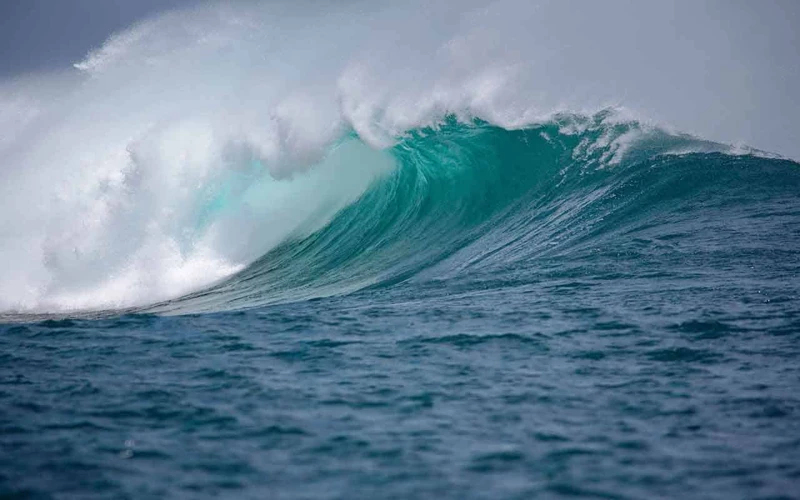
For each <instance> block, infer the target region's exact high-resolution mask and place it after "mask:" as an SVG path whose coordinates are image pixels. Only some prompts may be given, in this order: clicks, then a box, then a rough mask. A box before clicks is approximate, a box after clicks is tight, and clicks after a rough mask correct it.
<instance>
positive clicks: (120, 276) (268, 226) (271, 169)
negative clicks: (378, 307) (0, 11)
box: [0, 1, 740, 311]
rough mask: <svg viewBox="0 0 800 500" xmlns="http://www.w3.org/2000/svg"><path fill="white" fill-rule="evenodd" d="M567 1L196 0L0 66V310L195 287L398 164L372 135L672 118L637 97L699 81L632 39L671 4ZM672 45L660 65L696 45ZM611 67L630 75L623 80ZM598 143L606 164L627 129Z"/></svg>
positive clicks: (689, 58)
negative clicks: (560, 119) (3, 76)
mask: <svg viewBox="0 0 800 500" xmlns="http://www.w3.org/2000/svg"><path fill="white" fill-rule="evenodd" d="M576 5H577V4H572V5H566V6H565V5H562V4H561V3H553V2H540V3H537V4H531V3H529V2H516V1H502V2H489V3H487V2H480V1H467V2H459V3H458V5H445V4H435V5H428V4H425V3H421V2H403V3H402V4H400V3H395V4H388V3H373V2H349V3H342V4H339V3H336V4H326V3H317V2H312V3H304V4H303V5H295V4H294V3H289V2H286V3H259V2H238V3H236V2H234V3H227V2H226V3H220V4H213V3H212V4H209V5H205V6H202V7H199V8H194V9H190V10H185V11H175V12H170V13H165V14H163V15H161V16H158V17H155V18H152V19H150V20H147V21H144V22H142V23H139V24H137V25H135V26H133V27H131V28H130V29H128V30H126V31H124V32H121V33H118V34H115V35H113V36H112V37H111V38H109V40H108V41H107V42H106V43H105V44H104V45H103V46H102V47H99V48H97V49H96V50H94V51H92V52H91V53H90V54H88V55H87V57H86V58H85V59H84V60H82V61H78V62H76V63H75V65H74V67H73V68H71V69H65V70H63V71H58V72H53V73H50V74H42V75H34V76H27V77H20V78H18V79H15V80H12V81H8V82H4V83H2V84H0V154H2V163H0V213H2V217H1V218H0V276H2V278H0V309H1V310H20V311H28V310H35V311H52V310H70V309H84V308H88V309H98V308H117V307H127V306H134V305H143V304H149V303H154V302H157V301H161V300H165V299H169V298H172V297H176V296H179V295H182V294H184V293H187V292H190V291H192V290H197V289H199V288H202V287H205V286H207V285H209V284H211V283H213V282H215V281H218V280H220V279H222V278H224V277H226V276H230V275H231V274H233V273H235V272H237V271H239V270H241V269H243V268H244V267H245V266H247V265H248V264H249V263H250V262H252V261H253V260H255V259H257V258H259V257H260V256H262V255H264V254H265V253H266V252H268V251H269V250H270V249H271V248H274V247H275V246H276V245H279V244H280V243H281V242H284V241H286V239H287V238H296V237H298V235H303V234H308V233H309V232H310V231H314V230H316V229H319V228H320V227H322V226H323V225H324V224H325V223H326V222H327V221H329V220H331V218H332V217H334V215H335V214H336V213H337V212H338V211H339V210H341V209H342V208H343V207H345V206H347V205H348V204H350V203H352V202H354V201H355V200H357V199H358V198H359V196H361V195H362V194H363V193H365V192H366V191H367V190H368V188H369V187H370V186H371V185H373V183H374V182H376V181H377V180H378V179H381V178H383V177H384V176H385V175H387V173H388V172H391V171H392V170H393V169H394V168H395V165H394V163H393V161H394V160H393V159H392V157H391V155H389V154H388V153H387V151H386V150H387V148H390V147H391V146H392V145H394V144H396V143H397V141H398V140H400V139H401V138H402V137H403V136H404V135H405V134H406V133H407V132H408V131H410V130H416V129H420V128H422V127H426V126H431V125H435V124H437V123H439V122H440V121H441V120H442V119H443V118H444V117H445V116H448V115H454V116H456V117H459V118H460V119H462V120H464V121H469V120H472V119H473V118H479V119H482V120H485V121H487V122H489V123H492V124H495V125H499V126H502V127H504V128H507V129H514V128H521V127H526V126H529V125H531V124H533V123H540V122H545V121H547V120H549V119H550V118H551V117H552V116H553V115H554V113H557V112H560V111H564V110H569V111H576V112H589V113H591V112H594V111H596V110H597V109H601V108H603V107H605V106H606V105H608V104H609V103H612V104H613V103H624V104H626V105H630V106H632V108H634V109H641V110H643V111H645V113H646V114H647V115H648V116H654V117H656V118H662V117H664V116H666V118H670V115H669V114H668V113H667V114H666V115H664V113H659V112H658V111H659V110H658V107H656V108H653V106H652V104H653V103H654V102H656V103H662V102H663V103H666V104H660V106H661V111H663V110H664V109H668V110H673V109H675V108H679V109H683V110H687V109H695V108H697V106H696V104H697V103H698V102H706V101H707V100H708V99H707V97H708V92H707V91H706V92H702V91H699V90H698V89H702V86H695V87H693V88H692V89H691V90H692V91H693V92H694V94H693V93H692V92H685V89H683V90H682V91H680V92H678V93H676V92H675V91H670V86H669V85H667V84H656V83H654V82H652V81H650V80H651V77H650V76H649V75H644V76H642V75H640V73H642V71H643V69H642V68H643V67H644V66H645V64H644V63H643V62H642V60H641V58H640V57H639V55H640V52H642V51H647V50H650V51H651V52H658V50H657V49H658V48H659V47H660V45H659V44H664V43H670V42H671V40H670V39H669V38H670V36H672V37H673V38H674V37H675V36H676V35H675V33H677V31H675V33H673V32H672V31H670V30H669V29H666V30H665V28H664V24H663V23H662V22H661V21H660V20H661V19H663V18H664V16H665V15H666V14H667V13H668V12H672V11H670V8H671V7H653V8H652V9H650V10H647V9H645V10H642V8H641V7H637V6H632V5H622V4H617V5H616V6H615V7H612V6H608V7H603V8H599V7H597V6H593V4H591V3H585V4H579V8H578V7H576ZM670 5H672V4H670ZM665 9H666V10H665ZM706 9H707V8H706ZM673 10H674V12H673V14H672V18H671V19H672V22H673V24H675V25H679V26H680V27H682V29H684V31H683V32H682V33H683V34H684V35H685V33H689V34H694V35H698V34H699V33H703V32H704V30H707V29H710V28H709V27H708V26H700V25H697V26H695V24H694V21H687V19H695V18H696V17H697V16H698V15H700V17H701V18H702V16H703V15H705V16H706V17H705V19H706V20H707V19H708V15H707V13H706V14H703V13H702V12H700V11H699V10H698V9H690V8H689V7H686V6H685V5H683V6H681V7H680V8H678V7H675V9H673ZM637 12H638V14H637ZM689 14H691V15H692V16H694V17H691V16H689ZM631 15H634V16H635V15H640V16H643V17H641V18H640V20H641V21H642V23H643V24H644V25H646V27H647V28H649V29H650V30H651V33H653V34H654V36H651V37H649V38H643V39H642V42H641V43H639V44H638V45H637V47H631V46H630V45H623V44H620V43H618V42H619V41H620V40H619V39H618V37H617V35H615V33H616V31H618V30H616V28H615V26H620V25H626V26H627V21H628V20H629V18H626V17H625V16H631ZM615 16H617V17H618V18H617V17H615ZM667 17H669V16H667ZM659 23H661V24H659ZM565 27H572V28H570V29H572V30H573V31H569V30H566V29H565ZM637 29H639V28H637ZM641 29H644V28H641ZM714 29H716V28H714ZM559 30H560V31H559ZM712 31H713V29H712ZM670 33H672V35H670ZM712 34H713V33H712ZM658 36H660V37H661V39H660V41H658V40H659V39H658ZM682 36H683V35H682ZM698 36H699V35H698ZM679 38H680V39H682V37H679ZM676 39H677V38H676ZM588 40H591V43H587V41H588ZM654 40H656V41H654ZM676 47H677V48H675V47H673V48H674V49H675V50H674V51H673V52H674V53H673V55H671V57H670V58H668V59H666V58H662V59H660V60H659V62H658V67H659V71H664V72H670V71H672V72H675V73H677V72H680V71H681V70H691V69H694V68H696V67H699V66H698V65H699V64H700V62H702V60H705V56H703V57H699V56H698V55H696V54H693V53H691V51H688V50H685V47H684V48H681V46H676ZM714 50H716V49H714V47H711V48H710V49H709V52H708V53H710V54H713V53H714V52H713V51H714ZM584 52H586V54H584V55H581V54H583V53H584ZM610 54H613V56H612V55H610ZM601 55H603V56H605V57H608V58H609V59H608V60H610V61H611V62H612V63H613V64H611V66H614V67H615V68H616V69H615V70H614V72H615V73H614V74H619V75H620V76H618V77H617V79H616V80H615V79H614V78H610V79H609V78H608V76H609V74H610V73H609V70H608V68H607V67H606V66H602V65H600V66H598V64H597V60H598V57H599V56H601ZM626 59H628V60H627V61H626ZM650 66H651V67H652V66H653V65H652V64H651V65H650ZM734 69H735V68H734ZM732 71H734V70H730V71H727V72H725V71H723V72H721V74H722V75H723V76H731V75H732V74H734V73H735V71H734V73H731V72H732ZM644 73H647V72H646V71H644ZM637 75H638V76H637ZM734 76H735V75H734ZM620 79H624V80H625V81H626V82H633V83H632V85H638V86H639V87H637V88H636V89H632V88H627V89H624V90H623V91H622V92H621V93H620V92H619V88H618V86H616V84H617V83H619V81H620ZM604 80H608V81H609V83H608V85H606V86H605V87H604V86H603V85H602V84H598V83H597V82H602V81H604ZM648 85H649V88H647V87H648ZM640 87H641V88H640ZM634 90H635V92H634ZM645 90H647V91H646V92H645ZM670 92H672V93H670ZM631 94H632V95H633V96H634V98H633V99H625V97H626V96H627V95H631ZM651 94H652V96H654V97H647V98H642V96H650V95H651ZM687 95H688V96H689V97H688V98H687V97H686V96H687ZM677 97H680V100H679V99H677ZM718 97H719V96H718ZM739 97H740V95H731V96H727V97H726V96H722V98H719V99H718V101H719V102H721V104H720V105H725V104H726V103H727V104H730V103H731V102H732V101H733V100H735V99H736V98H739ZM676 102H680V105H678V106H676V105H675V104H676ZM712 111H713V110H712ZM728 121H729V122H735V120H728ZM704 123H706V122H704V121H703V120H695V122H693V123H689V124H688V125H687V127H688V128H690V129H692V130H697V131H700V132H704V130H703V127H704V126H705V127H706V130H707V129H708V127H707V123H706V125H704ZM351 132H355V134H356V135H357V136H358V137H359V138H360V139H361V140H353V139H352V138H351V135H350V134H351ZM631 133H632V134H634V135H635V134H636V132H631ZM717 133H718V131H717ZM712 135H713V134H712ZM731 138H732V139H737V138H738V137H731ZM614 140H615V141H617V145H616V146H615V147H614V148H611V149H609V150H608V151H609V154H610V155H612V156H610V157H609V158H608V159H607V160H609V161H608V163H609V164H610V165H612V164H613V163H614V162H613V161H612V160H613V159H614V155H617V156H619V155H622V154H624V152H625V149H626V147H627V146H625V144H628V143H631V141H635V137H633V136H627V137H622V138H620V137H616V138H615V139H614Z"/></svg>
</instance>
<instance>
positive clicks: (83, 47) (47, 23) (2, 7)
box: [0, 0, 199, 76]
mask: <svg viewBox="0 0 800 500" xmlns="http://www.w3.org/2000/svg"><path fill="white" fill-rule="evenodd" d="M198 1H199V0H0V76H8V75H13V74H18V73H26V72H32V71H38V70H43V69H47V68H50V67H56V66H59V67H63V66H67V65H69V64H70V63H71V62H77V61H79V60H81V59H82V58H83V56H85V55H86V52H87V51H89V50H90V49H92V48H95V47H98V46H99V45H101V44H102V43H103V41H104V40H105V39H106V38H108V36H109V35H110V34H111V33H113V32H115V31H118V30H120V29H123V28H126V27H127V26H129V25H130V24H131V23H133V22H136V21H137V20H139V19H141V18H143V17H147V16H148V15H151V14H153V13H155V12H158V11H161V10H164V9H168V8H171V7H176V6H181V5H190V4H193V3H198Z"/></svg>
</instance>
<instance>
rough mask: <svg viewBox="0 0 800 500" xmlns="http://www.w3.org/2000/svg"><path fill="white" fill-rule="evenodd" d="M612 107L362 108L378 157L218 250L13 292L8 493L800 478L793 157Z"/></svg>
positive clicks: (220, 196) (4, 432)
mask: <svg viewBox="0 0 800 500" xmlns="http://www.w3.org/2000/svg"><path fill="white" fill-rule="evenodd" d="M612 118H613V117H611V116H609V114H607V113H600V114H598V115H595V116H579V115H563V116H557V117H555V118H554V119H553V120H552V121H549V122H547V123H544V124H541V125H536V126H530V127H527V128H523V129H519V130H506V129H502V128H498V127H495V126H492V125H490V124H488V123H485V122H480V121H476V122H467V123H464V122H460V121H457V120H456V119H454V118H450V119H446V120H445V121H443V122H442V123H440V124H438V125H437V126H435V127H429V128H423V129H418V130H415V131H412V132H409V133H408V134H407V135H405V136H403V137H401V138H399V140H398V142H397V143H396V145H394V146H392V147H390V148H388V149H386V150H383V151H380V152H375V151H372V152H365V151H367V150H370V148H369V146H366V145H365V144H364V143H363V142H362V141H361V140H360V138H359V137H358V136H357V135H356V134H355V133H351V134H349V135H347V136H345V137H344V138H343V139H342V140H341V141H340V142H339V143H337V144H336V145H334V146H332V147H331V150H330V151H329V153H328V160H330V161H334V160H335V161H338V162H344V163H347V162H357V161H377V162H383V161H386V162H389V163H391V165H392V168H390V169H387V170H386V171H385V172H384V173H383V174H382V175H381V176H379V177H377V178H376V179H375V180H374V181H373V182H372V184H371V186H370V187H369V189H367V191H366V192H365V193H364V194H363V195H361V197H360V198H358V199H357V200H356V201H355V202H353V203H351V204H349V205H348V206H346V207H345V208H343V209H341V210H339V211H338V212H337V213H336V215H335V217H333V218H332V219H331V220H329V221H326V223H324V224H322V225H321V226H319V227H317V226H313V225H312V226H313V227H312V226H309V227H311V229H308V228H306V230H304V231H298V232H296V233H293V234H291V235H290V236H289V237H288V238H287V239H286V240H285V241H283V242H282V243H281V244H280V245H278V246H277V247H275V248H274V249H273V250H271V251H269V252H268V253H266V254H265V255H263V256H262V257H260V258H259V259H257V260H256V261H255V262H253V263H252V264H250V265H249V266H248V267H247V268H245V269H244V270H242V271H241V272H239V273H237V274H235V275H234V276H232V277H229V278H227V279H225V280H223V281H220V282H218V283H215V284H214V285H212V286H210V287H208V288H206V289H204V290H201V291H198V292H195V293H192V294H190V295H187V296H184V297H181V298H177V299H174V300H169V301H165V302H160V303H157V304H152V305H148V306H145V307H141V308H136V309H125V310H121V311H99V312H97V311H95V312H77V313H74V314H39V315H30V314H28V315H23V314H11V313H7V314H6V315H4V316H0V320H2V321H3V323H2V324H0V447H1V448H2V450H3V453H2V454H0V494H2V495H4V496H5V497H8V498H17V497H19V498H51V497H52V498H212V497H230V498H427V497H433V496H437V497H440V498H532V497H534V496H541V497H546V498H572V497H588V498H661V497H692V498H720V499H722V498H794V497H795V495H796V491H798V488H799V487H800V465H799V464H800V420H798V412H800V396H798V394H800V363H798V362H799V361H800V344H799V343H798V340H799V339H800V307H799V306H798V298H800V295H799V294H800V278H799V276H800V251H798V248H800V165H798V164H797V163H795V162H793V161H790V160H785V159H780V158H774V157H770V156H769V155H765V154H762V153H761V152H758V151H749V150H748V151H735V150H732V149H731V148H729V147H726V146H722V145H719V144H715V143H711V142H707V141H703V140H700V139H697V138H693V137H689V136H683V135H678V134H671V133H667V132H665V131H663V130H659V129H653V128H647V127H644V126H642V125H640V124H638V123H636V122H621V121H615V120H613V119H612ZM375 155H377V156H375ZM260 170H261V166H260V165H258V164H252V163H251V164H248V169H246V170H245V171H244V172H241V173H240V174H238V177H232V178H230V179H227V180H224V181H219V184H218V185H216V186H210V187H209V190H207V191H204V192H203V197H201V198H200V201H199V202H198V203H199V205H198V207H199V208H198V209H197V213H198V214H199V215H198V219H197V221H196V224H195V225H194V226H193V228H192V230H193V231H198V230H201V229H202V228H203V227H205V226H206V225H207V224H208V223H209V219H210V218H213V217H214V216H216V215H217V214H221V213H226V212H231V211H236V210H237V209H238V208H237V207H238V205H237V203H241V200H242V199H247V197H253V196H256V195H257V194H258V193H263V192H266V191H264V190H265V189H267V188H266V187H264V186H261V185H260V184H259V183H260V182H262V181H260V180H259V177H258V172H259V171H260ZM273 181H274V180H270V181H269V182H273ZM264 182H266V181H264ZM248 183H252V184H253V185H254V186H255V187H252V188H250V187H248V186H249V185H250V184H248ZM237 186H238V187H237ZM259 186H260V187H259ZM214 188H216V189H214ZM248 189H252V191H251V192H248ZM209 193H210V194H209ZM232 193H239V195H238V196H240V197H239V198H238V199H239V200H240V201H236V200H237V198H236V196H234V195H233V194H232ZM254 193H255V194H254ZM312 219H314V218H313V217H312Z"/></svg>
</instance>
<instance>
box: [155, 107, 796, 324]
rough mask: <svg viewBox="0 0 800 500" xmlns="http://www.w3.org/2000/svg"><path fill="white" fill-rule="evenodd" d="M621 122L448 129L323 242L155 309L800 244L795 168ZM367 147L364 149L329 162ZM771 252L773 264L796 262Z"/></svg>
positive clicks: (312, 241) (284, 250)
mask: <svg viewBox="0 0 800 500" xmlns="http://www.w3.org/2000/svg"><path fill="white" fill-rule="evenodd" d="M614 117H615V115H614V113H613V112H604V113H599V114H597V115H594V116H590V117H586V116H576V115H563V116H559V117H556V118H555V119H554V120H553V121H551V122H548V123H545V124H541V125H538V126H533V127H528V128H523V129H519V130H506V129H503V128H500V127H497V126H494V125H491V124H488V123H486V122H481V121H475V122H470V123H463V122H459V121H458V120H456V119H455V118H450V119H448V120H445V121H444V122H443V123H441V124H439V125H437V126H435V127H429V128H423V129H418V130H414V131H411V132H409V133H408V134H407V136H405V137H404V138H403V139H401V140H400V141H399V142H398V144H397V145H395V146H393V147H392V148H390V149H389V150H387V151H385V153H386V156H382V157H381V159H382V160H383V159H391V163H392V165H393V166H392V168H391V170H389V171H385V170H384V171H385V173H384V175H382V176H381V177H380V178H378V179H376V180H374V181H373V182H372V184H371V186H370V187H369V188H368V189H367V190H366V192H364V194H362V195H361V196H360V198H359V199H358V200H357V201H355V202H354V203H352V204H351V205H349V206H347V207H346V208H344V209H342V210H341V211H339V212H338V213H337V214H336V216H335V217H333V219H332V220H331V221H330V222H329V223H327V224H326V225H325V226H324V227H323V228H321V229H319V230H318V231H315V232H313V233H311V234H304V235H291V236H289V237H287V239H286V240H285V241H283V242H281V243H280V244H279V245H278V246H277V247H276V248H274V249H273V250H271V251H270V252H268V253H266V254H265V255H263V256H262V257H260V258H259V259H258V260H256V261H255V262H254V263H252V264H250V265H249V266H248V267H247V268H245V269H244V270H242V271H240V272H238V273H236V274H235V275H234V276H233V277H231V278H229V279H226V280H224V281H223V282H221V283H219V284H218V285H215V286H213V287H211V288H209V289H207V290H204V291H202V292H199V293H195V294H191V295H188V296H186V297H183V298H181V299H178V300H175V301H170V302H167V303H163V304H158V305H156V306H154V307H152V308H148V309H146V310H148V311H153V312H170V313H185V312H211V311H220V310H227V309H243V308H252V307H257V306H263V305H267V304H275V303H282V302H294V301H301V300H308V299H313V298H319V297H324V296H330V295H340V294H346V293H349V292H353V291H355V290H359V289H363V288H371V289H373V290H376V289H381V288H384V287H388V286H391V285H393V284H396V283H399V282H404V281H410V282H412V283H413V282H436V281H441V280H450V279H459V278H460V279H467V277H468V279H469V280H477V281H478V282H480V281H481V280H484V279H487V277H489V276H493V275H494V276H504V275H508V274H509V273H510V274H512V275H513V276H514V278H513V279H512V280H510V281H508V282H504V281H503V280H500V281H499V282H497V283H494V284H492V285H490V286H492V287H499V288H503V287H506V286H509V285H510V284H516V285H520V284H524V283H525V282H526V281H527V282H533V281H536V280H537V276H538V274H539V273H541V272H542V266H543V265H544V264H543V263H545V262H553V261H556V262H558V266H559V267H560V268H563V269H565V270H566V269H569V268H571V266H573V265H575V263H579V262H582V261H583V260H585V259H595V260H605V261H606V265H607V266H610V267H611V268H627V269H626V271H625V272H626V273H635V272H636V269H637V268H640V267H641V268H642V269H641V271H642V272H644V273H645V274H651V273H652V272H655V271H659V272H661V271H663V272H669V273H671V274H675V275H678V274H680V273H681V272H682V270H681V269H680V267H682V266H684V267H685V266H689V267H691V266H692V265H696V263H692V264H690V263H689V261H691V259H686V256H685V255H683V252H684V251H685V247H688V248H690V249H691V248H693V247H692V246H693V245H695V246H696V247H694V248H693V250H691V253H695V252H703V253H706V252H709V253H710V255H714V256H715V259H718V260H719V262H718V263H719V264H720V265H723V266H725V265H731V263H732V262H733V260H727V259H729V258H731V257H732V256H733V255H734V254H736V252H737V251H738V250H741V248H740V247H743V246H750V245H753V242H752V241H749V240H747V227H748V226H749V225H751V224H760V222H757V221H760V220H762V219H766V221H764V223H768V224H777V225H779V226H781V227H779V228H774V230H775V231H776V232H780V233H781V234H783V235H785V236H786V237H789V238H790V239H791V236H790V235H792V234H794V235H796V234H798V231H797V229H798V224H799V223H800V214H799V213H798V212H797V207H798V203H797V202H798V198H797V193H798V192H800V190H798V188H800V170H798V165H797V164H795V163H793V162H790V161H786V160H781V159H772V158H767V157H763V156H758V155H755V154H753V152H750V153H749V154H742V153H738V154H737V153H736V152H734V151H732V150H731V148H729V147H725V146H723V145H720V144H715V143H711V142H707V141H701V140H697V139H694V138H692V137H689V136H681V135H671V134H669V133H667V132H664V131H662V130H659V129H648V128H643V127H642V126H641V125H640V124H638V123H636V122H624V121H623V122H619V121H615V119H614ZM364 147H365V146H364V145H363V144H362V143H361V142H360V141H359V139H358V137H357V136H356V135H355V134H352V135H350V136H348V137H347V138H346V139H344V140H343V141H342V142H341V143H340V144H339V145H337V146H335V147H333V148H332V149H331V150H330V151H329V153H328V156H327V160H326V161H333V162H335V163H338V162H339V160H338V157H339V155H346V154H348V153H347V152H345V151H343V150H345V149H346V148H351V149H353V150H358V149H360V148H364ZM376 160H377V158H376ZM380 168H381V169H384V168H385V167H383V166H380ZM787 210H788V212H787ZM773 212H774V213H773ZM776 214H783V215H782V217H781V218H778V217H773V215H776ZM732 222H736V224H735V226H732V227H730V228H729V229H728V230H725V231H720V228H721V226H724V225H726V224H731V223H732ZM736 226H740V227H736ZM762 230H763V228H762ZM761 243H763V246H762V247H761V248H759V249H758V252H761V253H771V254H773V253H776V252H778V253H780V252H782V251H784V252H785V251H786V250H785V249H784V250H781V247H782V246H783V243H780V242H777V241H775V242H769V241H765V242H761ZM784 243H785V242H784ZM790 253H791V252H790V251H789V252H788V253H787V255H786V259H788V260H789V261H790V260H791V259H792V257H791V255H789V254H790ZM709 265H714V262H709ZM684 271H685V270H684Z"/></svg>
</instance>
